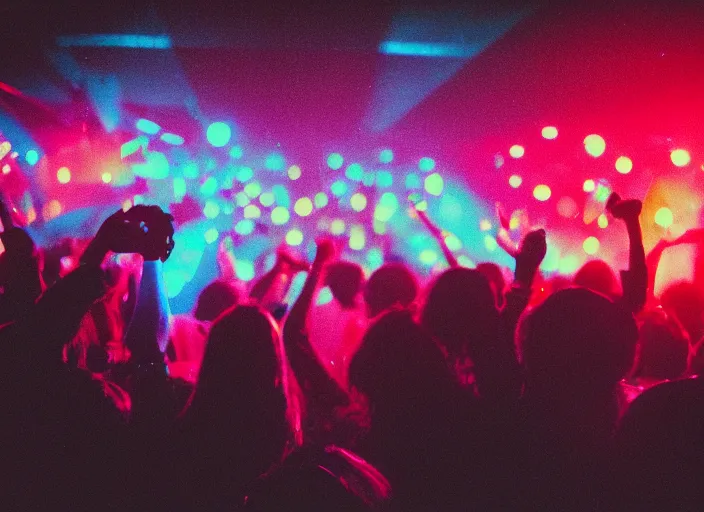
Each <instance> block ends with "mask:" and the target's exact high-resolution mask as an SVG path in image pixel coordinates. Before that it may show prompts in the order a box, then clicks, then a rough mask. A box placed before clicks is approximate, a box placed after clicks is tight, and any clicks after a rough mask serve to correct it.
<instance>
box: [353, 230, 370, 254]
mask: <svg viewBox="0 0 704 512" xmlns="http://www.w3.org/2000/svg"><path fill="white" fill-rule="evenodd" d="M366 243H367V241H366V237H365V235H364V228H363V227H362V226H357V225H355V226H352V227H351V228H350V242H349V247H350V249H352V250H353V251H361V250H362V249H364V246H365V245H366Z"/></svg>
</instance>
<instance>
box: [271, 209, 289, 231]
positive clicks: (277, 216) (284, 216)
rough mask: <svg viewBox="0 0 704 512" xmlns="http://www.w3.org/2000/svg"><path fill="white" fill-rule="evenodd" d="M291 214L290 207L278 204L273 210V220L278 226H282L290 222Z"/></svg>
mask: <svg viewBox="0 0 704 512" xmlns="http://www.w3.org/2000/svg"><path fill="white" fill-rule="evenodd" d="M290 217H291V214H290V213H289V212H288V208H285V207H283V206H277V207H276V208H274V209H273V210H271V222H272V223H273V224H274V225H276V226H281V225H283V224H286V223H287V222H288V219H289V218H290Z"/></svg>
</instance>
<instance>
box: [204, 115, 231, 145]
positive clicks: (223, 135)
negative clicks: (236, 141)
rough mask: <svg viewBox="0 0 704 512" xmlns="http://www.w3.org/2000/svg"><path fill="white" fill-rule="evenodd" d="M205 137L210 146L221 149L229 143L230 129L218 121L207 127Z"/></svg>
mask: <svg viewBox="0 0 704 512" xmlns="http://www.w3.org/2000/svg"><path fill="white" fill-rule="evenodd" d="M205 136H206V138H207V139H208V142H209V143H210V145H211V146H214V147H216V148H221V147H223V146H225V145H226V144H227V143H228V142H230V138H231V137H232V129H231V128H230V126H229V125H228V124H226V123H223V122H221V121H218V122H215V123H212V124H211V125H210V126H208V129H207V130H206V132H205Z"/></svg>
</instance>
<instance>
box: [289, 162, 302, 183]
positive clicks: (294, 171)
mask: <svg viewBox="0 0 704 512" xmlns="http://www.w3.org/2000/svg"><path fill="white" fill-rule="evenodd" d="M288 177H289V179H291V180H293V181H296V180H297V179H298V178H300V177H301V168H300V167H298V166H297V165H292V166H291V167H289V168H288Z"/></svg>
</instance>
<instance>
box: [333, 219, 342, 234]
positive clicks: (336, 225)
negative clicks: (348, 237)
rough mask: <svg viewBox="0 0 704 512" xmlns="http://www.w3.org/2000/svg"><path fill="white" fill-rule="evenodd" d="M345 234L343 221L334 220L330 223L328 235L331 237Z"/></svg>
mask: <svg viewBox="0 0 704 512" xmlns="http://www.w3.org/2000/svg"><path fill="white" fill-rule="evenodd" d="M344 232H345V221H344V220H342V219H335V220H333V221H332V222H331V223H330V233H332V234H333V235H341V234H342V233H344Z"/></svg>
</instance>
